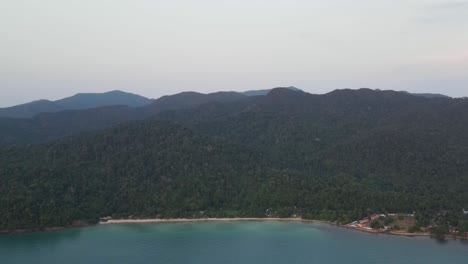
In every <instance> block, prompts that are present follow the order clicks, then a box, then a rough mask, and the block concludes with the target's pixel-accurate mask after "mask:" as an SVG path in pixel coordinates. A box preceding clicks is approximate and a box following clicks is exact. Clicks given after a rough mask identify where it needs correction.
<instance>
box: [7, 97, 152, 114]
mask: <svg viewBox="0 0 468 264" xmlns="http://www.w3.org/2000/svg"><path fill="white" fill-rule="evenodd" d="M151 102H152V100H151V99H148V98H145V97H143V96H139V95H136V94H131V93H126V92H122V91H111V92H106V93H79V94H76V95H74V96H70V97H67V98H63V99H60V100H56V101H49V100H38V101H34V102H30V103H26V104H21V105H16V106H12V107H6V108H0V117H9V118H30V117H33V116H35V115H37V114H40V113H55V112H60V111H64V110H80V109H89V108H96V107H103V106H113V105H126V106H131V107H140V106H144V105H147V104H150V103H151Z"/></svg>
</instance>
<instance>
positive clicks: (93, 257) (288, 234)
mask: <svg viewBox="0 0 468 264" xmlns="http://www.w3.org/2000/svg"><path fill="white" fill-rule="evenodd" d="M0 263H2V264H9V263H11V264H13V263H36V264H42V263H44V264H45V263H47V264H50V263H61V264H62V263H114V264H119V263H173V264H181V263H200V264H212V263H216V264H218V263H219V264H225V263H242V264H249V263H252V264H253V263H255V264H258V263H268V264H275V263H285V264H286V263H287V264H292V263H336V264H343V263H359V264H371V263H372V264H376V263H382V264H387V263H388V264H390V263H391V264H405V263H421V264H423V263H424V264H430V263H434V264H441V263H451V264H455V263H464V264H466V263H468V242H466V241H465V242H464V241H460V240H445V241H439V240H436V239H432V238H428V237H402V236H392V235H382V234H368V233H363V232H358V231H355V230H348V229H345V228H340V227H336V226H331V225H326V224H319V223H302V222H275V221H271V222H265V221H263V222H255V221H252V222H250V221H249V222H245V221H239V222H192V223H187V222H184V223H139V224H110V225H96V226H90V227H84V228H75V229H68V230H63V231H51V232H36V233H27V234H19V235H1V236H0Z"/></svg>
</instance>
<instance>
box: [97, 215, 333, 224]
mask: <svg viewBox="0 0 468 264" xmlns="http://www.w3.org/2000/svg"><path fill="white" fill-rule="evenodd" d="M231 221H283V222H309V223H323V224H332V223H331V222H327V221H321V220H313V219H302V218H279V217H278V218H261V217H234V218H167V219H161V218H149V219H109V220H107V221H100V222H99V223H98V225H109V224H141V223H180V222H231Z"/></svg>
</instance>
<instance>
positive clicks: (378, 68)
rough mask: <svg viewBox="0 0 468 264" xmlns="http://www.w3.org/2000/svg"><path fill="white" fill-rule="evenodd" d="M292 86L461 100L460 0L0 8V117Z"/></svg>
mask: <svg viewBox="0 0 468 264" xmlns="http://www.w3.org/2000/svg"><path fill="white" fill-rule="evenodd" d="M290 85H294V86H297V87H299V88H302V89H304V90H306V91H308V92H312V93H324V92H328V91H330V90H334V89H338V88H360V87H369V88H380V89H393V90H407V91H411V92H432V93H443V94H447V95H451V96H457V97H458V96H468V0H327V1H323V0H321V1H314V0H236V1H234V0H232V1H228V0H197V1H195V0H191V1H188V0H166V1H159V0H76V1H75V0H0V107H3V106H10V105H15V104H18V103H24V102H28V101H31V100H35V99H40V98H45V99H58V98H62V97H65V96H70V95H73V94H75V93H78V92H103V91H109V90H115V89H120V90H124V91H128V92H134V93H138V94H141V95H144V96H147V97H153V98H156V97H159V96H161V95H165V94H173V93H177V92H180V91H186V90H194V91H199V92H212V91H218V90H237V91H241V90H249V89H264V88H271V87H276V86H290Z"/></svg>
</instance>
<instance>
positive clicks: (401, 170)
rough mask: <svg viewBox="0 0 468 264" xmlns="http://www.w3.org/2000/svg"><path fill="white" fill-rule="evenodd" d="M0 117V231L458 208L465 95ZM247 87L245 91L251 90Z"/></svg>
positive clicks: (424, 215) (354, 93)
mask: <svg viewBox="0 0 468 264" xmlns="http://www.w3.org/2000/svg"><path fill="white" fill-rule="evenodd" d="M264 93H265V92H263V91H262V92H258V93H254V96H247V95H245V94H242V93H236V92H218V93H212V94H200V93H195V92H186V93H180V94H176V95H172V96H165V97H161V98H159V99H156V100H154V101H152V102H151V103H150V104H147V105H143V106H140V107H130V106H124V105H120V106H105V107H99V108H91V109H84V110H66V111H61V112H57V113H43V114H39V115H36V116H35V117H33V118H20V119H18V118H2V119H0V143H2V144H0V163H1V164H2V165H3V166H1V167H0V179H2V184H0V229H7V230H12V229H18V228H26V229H28V228H37V227H48V226H66V225H69V224H71V223H72V222H73V221H76V220H85V221H89V222H95V221H97V219H99V217H103V216H108V215H113V216H115V217H129V216H136V217H197V216H200V215H199V214H200V212H201V211H202V212H204V216H217V217H225V216H264V212H265V210H266V209H270V210H272V211H274V212H276V213H277V214H278V215H280V216H288V215H290V213H291V212H293V211H294V210H296V211H299V212H301V214H302V215H303V217H309V218H315V219H324V220H333V221H335V220H339V221H343V222H346V221H351V220H354V219H360V217H362V216H363V215H365V214H366V212H368V211H369V210H372V211H373V212H408V213H412V212H413V211H416V212H418V221H419V223H420V224H421V225H422V226H424V225H428V222H430V221H431V219H432V218H433V217H434V216H435V215H437V213H438V212H439V211H440V210H445V211H449V212H451V215H452V216H453V217H454V218H457V217H461V216H460V213H461V212H462V211H461V209H462V208H468V204H467V201H468V193H467V192H466V186H468V174H467V172H468V133H467V131H468V99H464V98H449V97H441V96H419V95H412V94H409V93H405V92H395V91H380V90H371V89H360V90H350V89H343V90H335V91H333V92H330V93H328V94H323V95H316V94H309V93H306V92H303V91H300V90H297V89H291V88H276V89H272V90H270V91H268V92H267V93H266V94H265V95H262V94H264ZM249 94H250V95H252V93H250V92H249Z"/></svg>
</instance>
